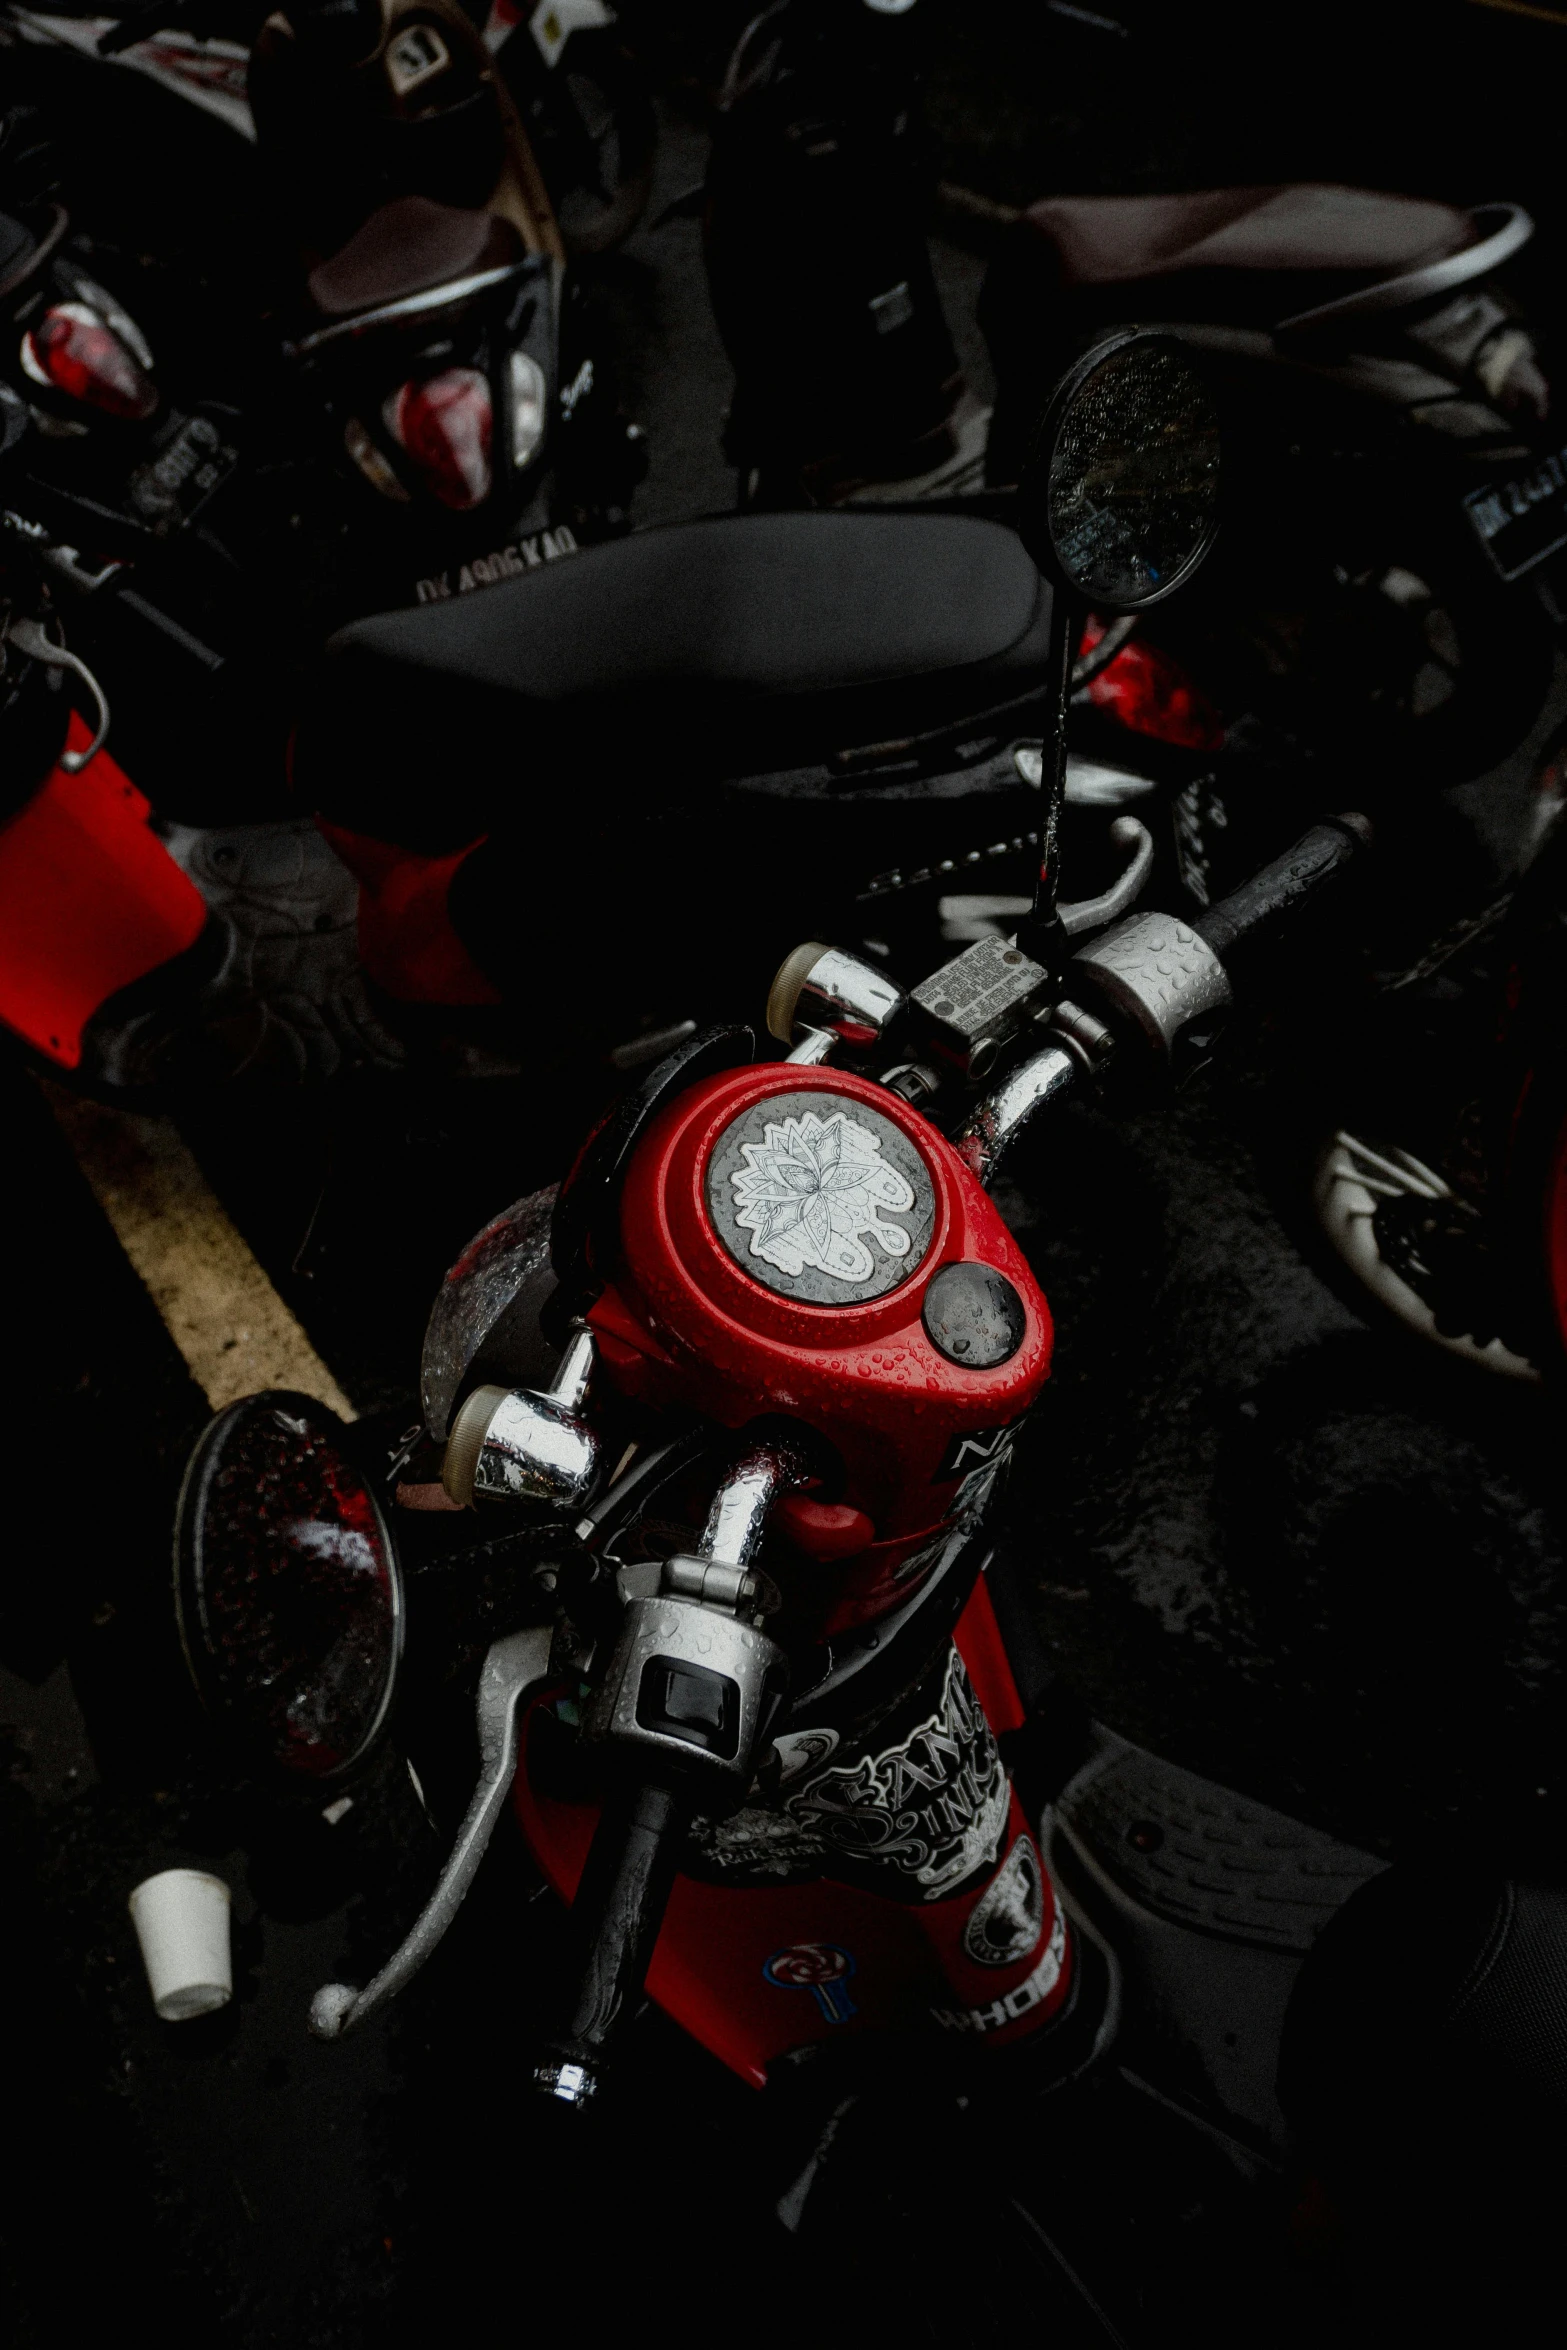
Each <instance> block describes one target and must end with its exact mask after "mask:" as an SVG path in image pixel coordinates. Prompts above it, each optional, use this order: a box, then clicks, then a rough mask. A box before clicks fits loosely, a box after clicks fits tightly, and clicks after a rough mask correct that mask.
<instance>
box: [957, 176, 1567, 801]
mask: <svg viewBox="0 0 1567 2350" xmlns="http://www.w3.org/2000/svg"><path fill="white" fill-rule="evenodd" d="M1531 234H1532V223H1531V222H1530V220H1529V217H1528V215H1527V214H1526V213H1524V212H1523V211H1522V210H1521V209H1520V208H1519V207H1518V206H1517V205H1515V204H1505V203H1497V204H1488V205H1479V206H1476V207H1474V208H1472V209H1465V208H1463V207H1460V206H1454V205H1451V204H1444V203H1438V202H1436V201H1434V200H1431V199H1426V198H1415V197H1410V196H1402V195H1392V194H1383V193H1379V192H1375V191H1371V190H1365V189H1357V188H1344V187H1331V186H1315V185H1310V184H1301V185H1295V186H1280V187H1249V188H1219V189H1204V190H1200V191H1197V192H1194V193H1191V194H1188V195H1173V196H1146V197H1144V196H1104V197H1050V198H1048V199H1046V200H1044V201H1042V202H1040V203H1038V204H1035V205H1033V206H1032V207H1031V208H1030V209H1029V210H1028V211H1026V212H1025V213H1023V214H1022V215H1021V217H1020V218H1019V220H1018V222H1017V224H1016V226H1015V227H1013V228H1012V229H1010V230H1009V231H1007V233H1006V236H1005V239H1004V242H1003V245H1002V248H1001V249H1000V250H999V251H998V253H997V255H996V258H995V260H994V261H993V263H992V265H991V268H990V271H989V273H988V275H987V279H986V284H985V288H984V293H983V296H982V299H981V308H980V317H981V323H982V325H983V326H984V329H985V332H986V335H987V338H988V340H989V343H990V347H991V352H992V356H993V358H994V361H995V366H996V378H997V393H996V410H995V416H994V419H993V421H992V428H991V435H990V443H989V450H988V455H987V474H988V478H989V479H990V480H991V481H992V482H993V483H995V484H998V485H1000V484H1004V483H1006V482H1009V481H1015V480H1016V478H1017V475H1018V470H1019V467H1020V465H1021V463H1022V461H1023V457H1024V452H1025V444H1026V438H1027V431H1028V424H1029V418H1030V415H1031V404H1032V405H1037V401H1038V398H1039V395H1040V392H1041V389H1042V388H1043V386H1044V385H1046V384H1048V383H1049V382H1050V381H1051V380H1052V379H1053V377H1054V375H1055V373H1056V371H1057V370H1058V368H1059V366H1060V364H1061V357H1062V354H1063V352H1064V351H1066V350H1069V349H1070V348H1072V347H1073V345H1074V342H1075V340H1076V338H1078V337H1080V336H1082V335H1083V334H1085V333H1094V332H1102V331H1104V329H1105V327H1106V326H1107V325H1109V324H1110V323H1112V322H1114V321H1117V320H1126V319H1132V318H1136V319H1140V320H1142V321H1144V322H1149V323H1152V322H1154V321H1162V322H1166V325H1167V331H1169V332H1172V333H1174V334H1176V335H1178V336H1179V338H1180V339H1181V341H1182V342H1183V343H1185V344H1187V345H1188V347H1190V348H1192V349H1193V350H1198V351H1201V352H1202V353H1203V355H1204V358H1205V360H1206V363H1207V364H1208V366H1209V367H1210V368H1211V369H1212V371H1213V378H1214V382H1215V384H1216V387H1217V390H1218V395H1219V398H1220V402H1221V408H1222V411H1223V415H1224V423H1225V432H1226V447H1227V448H1228V449H1230V450H1231V451H1232V452H1233V454H1232V459H1231V468H1230V474H1229V480H1230V484H1231V491H1232V495H1231V499H1230V503H1229V509H1228V514H1227V521H1226V545H1225V550H1224V554H1223V557H1222V559H1221V560H1220V562H1218V563H1216V564H1215V565H1214V566H1213V567H1212V568H1211V570H1210V572H1209V574H1208V576H1207V578H1206V579H1205V581H1204V585H1203V590H1202V593H1201V595H1200V596H1199V597H1198V598H1196V599H1195V600H1194V601H1193V603H1192V604H1191V606H1189V607H1188V608H1187V609H1186V611H1185V612H1183V614H1182V615H1181V616H1180V618H1179V620H1178V621H1177V622H1176V623H1175V624H1174V627H1173V633H1172V635H1171V637H1170V639H1169V642H1168V644H1167V647H1166V649H1167V651H1168V652H1169V653H1171V654H1172V655H1173V656H1174V657H1176V658H1178V659H1179V660H1180V661H1181V662H1182V664H1183V665H1184V667H1185V669H1186V671H1187V674H1188V675H1189V677H1190V678H1191V679H1192V680H1193V681H1194V682H1195V683H1196V684H1197V686H1198V687H1199V688H1200V690H1201V692H1202V694H1203V695H1204V697H1205V698H1206V700H1207V702H1208V704H1209V705H1210V706H1211V708H1212V709H1214V710H1215V711H1216V712H1217V713H1218V715H1219V718H1220V720H1221V722H1222V723H1223V724H1224V725H1225V726H1226V727H1227V728H1229V729H1231V730H1232V731H1233V730H1235V729H1236V728H1237V727H1245V728H1248V729H1250V730H1253V731H1255V730H1257V729H1261V730H1262V731H1263V732H1264V733H1265V734H1266V735H1267V736H1269V737H1270V738H1272V739H1274V740H1276V741H1278V742H1280V743H1281V744H1283V745H1287V746H1290V747H1292V748H1293V749H1294V750H1295V751H1297V752H1298V753H1301V754H1305V755H1308V756H1312V755H1316V756H1330V757H1332V758H1333V760H1334V761H1335V763H1336V764H1338V765H1341V763H1342V760H1343V758H1344V756H1345V754H1346V752H1348V754H1349V755H1350V756H1352V757H1354V758H1356V759H1357V760H1361V761H1364V763H1365V767H1366V771H1367V773H1368V774H1375V773H1376V772H1378V771H1379V770H1381V771H1382V772H1383V773H1384V774H1386V773H1393V774H1396V775H1397V776H1399V777H1400V778H1401V785H1400V788H1402V789H1403V790H1405V791H1406V792H1412V791H1416V790H1419V791H1425V790H1428V789H1429V787H1430V786H1431V785H1432V784H1434V783H1441V782H1443V781H1458V780H1463V779H1467V778H1468V777H1470V776H1473V775H1474V774H1476V773H1477V772H1479V771H1481V770H1483V769H1484V768H1485V767H1486V766H1488V765H1489V764H1491V763H1492V762H1493V761H1494V760H1496V759H1497V758H1499V757H1501V756H1502V755H1503V754H1504V753H1505V752H1507V751H1508V750H1510V749H1511V748H1512V747H1513V746H1514V745H1515V744H1516V743H1517V742H1518V741H1520V740H1521V739H1522V737H1523V736H1524V735H1525V734H1526V733H1527V731H1528V729H1529V727H1530V726H1531V725H1532V724H1533V723H1534V721H1535V719H1536V717H1537V715H1538V713H1539V711H1540V708H1541V706H1542V704H1543V701H1544V696H1545V692H1546V688H1547V685H1548V682H1549V677H1550V672H1551V661H1552V646H1553V635H1554V631H1555V629H1556V627H1557V625H1558V624H1559V621H1560V617H1561V609H1562V587H1561V581H1560V578H1559V576H1558V575H1559V572H1560V558H1561V550H1562V548H1563V546H1564V545H1567V471H1564V469H1563V461H1562V458H1561V454H1560V450H1559V448H1558V445H1557V444H1558V442H1559V440H1560V433H1559V430H1558V429H1557V427H1556V424H1555V420H1554V419H1553V417H1552V414H1551V384H1550V379H1549V368H1548V365H1547V362H1546V360H1545V358H1544V357H1543V356H1542V353H1541V350H1540V347H1539V338H1538V336H1537V334H1536V331H1535V329H1534V328H1533V326H1532V325H1531V322H1530V321H1529V319H1528V318H1527V317H1525V316H1524V315H1523V314H1522V313H1521V311H1520V309H1519V306H1518V304H1517V302H1516V301H1515V300H1514V299H1513V298H1512V296H1511V295H1510V293H1509V292H1508V290H1507V267H1508V264H1509V263H1510V262H1512V261H1513V259H1514V258H1515V256H1517V255H1518V254H1519V253H1520V252H1521V251H1522V250H1523V248H1524V246H1525V245H1526V244H1527V242H1528V240H1529V238H1530V236H1531ZM1264 518H1265V519H1264Z"/></svg>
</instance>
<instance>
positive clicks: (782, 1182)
mask: <svg viewBox="0 0 1567 2350" xmlns="http://www.w3.org/2000/svg"><path fill="white" fill-rule="evenodd" d="M707 1204H708V1209H709V1212H710V1214H711V1215H712V1218H713V1223H714V1226H715V1228H716V1229H717V1231H718V1234H719V1237H720V1239H721V1240H722V1241H723V1243H724V1245H725V1247H726V1248H727V1249H728V1250H729V1252H730V1254H731V1255H732V1256H733V1257H734V1258H735V1259H736V1260H737V1262H738V1263H740V1264H741V1265H743V1266H744V1268H745V1270H746V1271H747V1272H748V1273H750V1274H751V1275H752V1276H753V1277H754V1278H755V1279H757V1280H759V1281H761V1282H763V1283H764V1284H765V1285H766V1287H768V1288H769V1289H775V1290H778V1291H780V1292H781V1293H782V1294H783V1295H785V1296H790V1297H800V1298H802V1299H805V1300H807V1301H808V1302H809V1303H811V1304H813V1305H857V1304H860V1303H862V1302H863V1301H864V1300H866V1299H868V1298H872V1297H879V1296H880V1295H881V1294H882V1293H883V1291H885V1290H888V1289H892V1288H894V1287H895V1286H896V1285H897V1283H898V1282H900V1281H902V1280H904V1279H905V1278H906V1277H907V1275H908V1274H910V1273H911V1272H912V1271H913V1270H914V1268H915V1267H916V1266H917V1265H918V1264H919V1263H920V1260H921V1259H922V1258H923V1256H924V1255H925V1252H926V1250H927V1249H928V1247H929V1245H930V1237H931V1228H932V1226H933V1224H934V1221H935V1205H936V1202H935V1190H934V1187H933V1185H932V1183H931V1180H930V1176H929V1173H928V1171H927V1170H926V1167H925V1165H924V1162H923V1161H922V1160H921V1158H920V1156H919V1154H918V1152H917V1151H916V1150H915V1148H914V1146H913V1144H912V1143H910V1142H909V1141H908V1140H907V1139H906V1137H905V1136H904V1135H902V1134H901V1133H900V1132H899V1131H898V1129H897V1127H895V1126H894V1125H893V1123H892V1121H891V1120H890V1119H888V1118H884V1117H882V1116H881V1115H880V1114H879V1112H877V1111H876V1110H874V1109H872V1108H871V1107H870V1106H869V1105H868V1104H862V1103H856V1104H855V1105H854V1109H853V1112H852V1114H851V1113H850V1112H849V1111H848V1110H846V1109H845V1107H844V1105H843V1101H842V1097H841V1096H838V1095H834V1094H829V1093H790V1094H779V1095H774V1096H773V1098H772V1099H771V1100H770V1101H764V1102H760V1103H758V1104H756V1105H755V1107H754V1108H752V1109H750V1110H747V1111H744V1112H742V1114H741V1115H740V1117H738V1118H737V1119H736V1120H735V1122H734V1124H733V1125H732V1126H731V1127H730V1128H729V1130H728V1132H727V1133H726V1134H724V1135H723V1136H721V1137H720V1139H719V1142H718V1145H717V1148H716V1149H715V1150H714V1152H713V1156H712V1159H711V1161H710V1163H709V1168H708V1177H707Z"/></svg>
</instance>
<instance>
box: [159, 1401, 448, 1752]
mask: <svg viewBox="0 0 1567 2350" xmlns="http://www.w3.org/2000/svg"><path fill="white" fill-rule="evenodd" d="M346 1434H347V1431H346V1430H345V1429H344V1427H343V1424H342V1422H341V1421H340V1420H339V1419H338V1418H337V1416H336V1414H335V1413H333V1412H330V1411H328V1410H327V1409H326V1408H325V1406H324V1405H321V1404H317V1403H313V1402H311V1401H310V1399H309V1398H308V1397H306V1396H300V1395H290V1394H285V1393H280V1392H273V1393H270V1394H266V1395H257V1396H247V1397H246V1398H245V1399H244V1400H243V1401H242V1402H240V1403H236V1404H231V1405H230V1406H229V1408H228V1410H227V1411H224V1412H220V1413H219V1415H218V1417H217V1418H216V1419H215V1420H214V1421H213V1422H212V1423H211V1425H210V1426H209V1427H208V1429H207V1431H206V1433H205V1435H204V1436H203V1437H202V1439H201V1442H200V1444H199V1445H198V1447H197V1449H196V1452H195V1455H194V1456H193V1458H192V1461H191V1464H190V1468H189V1470H188V1471H187V1473H186V1478H185V1488H184V1491H183V1492H182V1494H181V1496H180V1506H179V1519H178V1525H177V1531H176V1543H177V1554H176V1555H177V1560H178V1570H179V1573H178V1601H179V1614H180V1632H181V1636H182V1638H183V1640H184V1643H185V1653H186V1656H187V1657H188V1658H189V1660H190V1666H191V1670H192V1672H193V1674H194V1675H195V1679H196V1684H197V1687H198V1689H199V1690H200V1692H201V1695H202V1698H203V1699H204V1701H205V1703H206V1705H207V1707H208V1709H209V1711H211V1712H212V1713H213V1714H214V1715H215V1716H216V1717H217V1718H218V1719H219V1720H220V1721H221V1722H222V1723H223V1725H224V1726H225V1727H226V1728H227V1729H228V1730H229V1731H230V1732H231V1733H232V1734H233V1735H234V1737H235V1738H236V1740H237V1742H238V1743H239V1745H240V1747H241V1748H242V1749H243V1751H244V1754H245V1757H246V1759H247V1761H248V1762H249V1763H250V1764H251V1765H252V1767H257V1768H261V1769H271V1770H273V1771H275V1772H281V1773H282V1774H283V1775H284V1776H285V1777H286V1778H288V1779H290V1780H292V1781H293V1782H294V1783H296V1784H298V1785H313V1786H318V1787H319V1786H326V1785H329V1784H331V1783H332V1782H333V1781H336V1780H341V1779H342V1778H343V1777H344V1776H345V1775H346V1774H347V1773H349V1772H350V1771H352V1770H353V1769H354V1768H355V1767H356V1765H357V1764H359V1763H360V1762H361V1761H362V1760H363V1759H364V1758H365V1756H366V1755H367V1754H368V1752H369V1750H370V1748H371V1747H372V1745H373V1744H374V1742H375V1740H376V1737H377V1735H378V1733H379V1732H380V1730H381V1728H382V1726H383V1724H384V1722H385V1720H386V1717H387V1714H388V1711H389V1709H390V1706H391V1700H392V1688H393V1684H394V1682H395V1680H396V1676H397V1666H398V1661H399V1659H400V1656H401V1653H402V1640H403V1593H402V1579H401V1576H400V1573H399V1571H398V1565H397V1554H396V1550H395V1547H394V1544H393V1540H392V1535H391V1531H390V1528H389V1527H388V1525H387V1523H386V1519H385V1516H384V1515H383V1512H382V1509H381V1505H380V1503H379V1501H378V1499H377V1497H376V1495H375V1493H374V1492H373V1490H372V1489H371V1487H370V1485H369V1484H368V1483H367V1481H366V1480H365V1478H364V1476H363V1475H362V1474H361V1472H360V1471H359V1470H358V1469H357V1468H356V1467H355V1466H354V1464H353V1461H352V1459H351V1458H350V1456H349V1454H348V1452H347V1450H346V1448H345V1444H344V1439H345V1436H346Z"/></svg>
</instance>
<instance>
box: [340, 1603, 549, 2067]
mask: <svg viewBox="0 0 1567 2350" xmlns="http://www.w3.org/2000/svg"><path fill="white" fill-rule="evenodd" d="M553 1637H554V1634H553V1627H552V1626H550V1625H548V1624H534V1625H530V1626H529V1628H528V1629H527V1630H526V1631H525V1632H512V1633H509V1634H508V1635H507V1637H506V1638H505V1639H504V1640H497V1641H496V1642H495V1643H494V1645H493V1646H492V1647H491V1649H490V1651H489V1653H488V1655H487V1656H486V1657H485V1660H484V1666H483V1669H482V1671H481V1672H480V1674H479V1700H478V1709H477V1710H478V1731H479V1783H478V1785H477V1786H476V1787H475V1788H474V1791H473V1800H472V1802H471V1803H470V1804H469V1806H468V1809H467V1812H466V1814H465V1815H464V1818H463V1823H462V1826H461V1827H460V1828H459V1829H458V1831H457V1836H456V1840H455V1842H454V1843H453V1845H452V1849H451V1851H450V1853H449V1854H448V1855H447V1859H446V1865H445V1867H444V1868H443V1869H442V1871H441V1874H440V1876H439V1877H438V1879H437V1880H436V1885H435V1890H434V1892H433V1893H432V1894H431V1895H430V1898H429V1900H428V1901H427V1902H426V1903H425V1905H424V1907H423V1909H422V1910H421V1911H420V1912H419V1915H418V1917H417V1918H416V1919H415V1920H414V1923H413V1924H412V1926H411V1927H410V1928H409V1930H408V1932H407V1933H406V1934H405V1936H404V1937H403V1940H402V1942H401V1943H400V1944H399V1946H398V1948H397V1949H396V1950H395V1951H394V1952H393V1953H392V1956H391V1957H390V1958H389V1959H388V1960H387V1962H386V1964H385V1966H384V1967H382V1969H381V1971H380V1973H379V1974H378V1975H376V1976H375V1977H374V1978H373V1980H372V1981H370V1982H369V1983H367V1984H366V1985H365V1988H364V1989H363V1990H362V1991H356V1990H355V1989H354V1987H353V1985H352V1984H351V1983H323V1984H322V1986H321V1988H320V1990H319V1991H318V1992H317V1993H316V1995H315V1997H314V1999H312V2001H311V2002H310V2029H311V2031H312V2033H313V2034H314V2035H315V2037H316V2039H318V2040H340V2039H341V2038H342V2037H343V2034H344V2033H345V2032H351V2031H353V2030H355V2029H356V2028H357V2026H358V2025H360V2024H362V2023H363V2022H364V2020H365V2018H366V2016H370V2015H374V2014H375V2012H376V2010H377V2009H378V2008H382V2007H385V2006H386V2004H387V2002H388V2001H389V2000H391V1999H395V1998H396V1996H397V1994H398V1992H399V1991H401V1990H402V1988H403V1986H404V1984H405V1983H408V1982H410V1981H411V1980H412V1979H413V1977H414V1976H415V1975H416V1974H417V1973H418V1972H419V1969H420V1968H421V1967H422V1966H423V1965H424V1962H425V1960H426V1959H427V1958H428V1957H429V1956H430V1954H431V1952H432V1951H433V1950H434V1949H435V1947H436V1945H437V1943H438V1942H439V1941H440V1940H441V1938H442V1936H443V1935H444V1934H445V1932H446V1929H447V1927H448V1926H449V1925H450V1924H451V1922H452V1920H453V1918H455V1916H456V1915H457V1912H458V1910H459V1909H460V1908H461V1907H462V1903H463V1897H464V1895H465V1894H466V1893H467V1891H468V1888H469V1886H470V1885H471V1884H472V1883H473V1880H474V1878H475V1876H476V1875H477V1874H478V1869H479V1863H480V1861H481V1860H482V1859H483V1858H484V1854H485V1848H486V1847H487V1845H488V1844H489V1841H490V1837H491V1835H492V1834H493V1832H494V1829H495V1823H496V1821H497V1820H498V1819H499V1818H500V1816H501V1813H502V1811H503V1810H504V1808H505V1805H506V1798H507V1796H508V1795H509V1794H510V1792H511V1783H512V1779H513V1777H514V1776H515V1774H516V1769H517V1739H518V1721H519V1718H520V1715H521V1712H522V1705H523V1700H524V1699H525V1698H526V1697H527V1696H528V1695H529V1694H530V1692H532V1691H533V1690H535V1689H540V1688H542V1687H544V1685H545V1684H546V1682H547V1681H548V1679H549V1665H550V1647H551V1643H552V1640H553Z"/></svg>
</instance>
